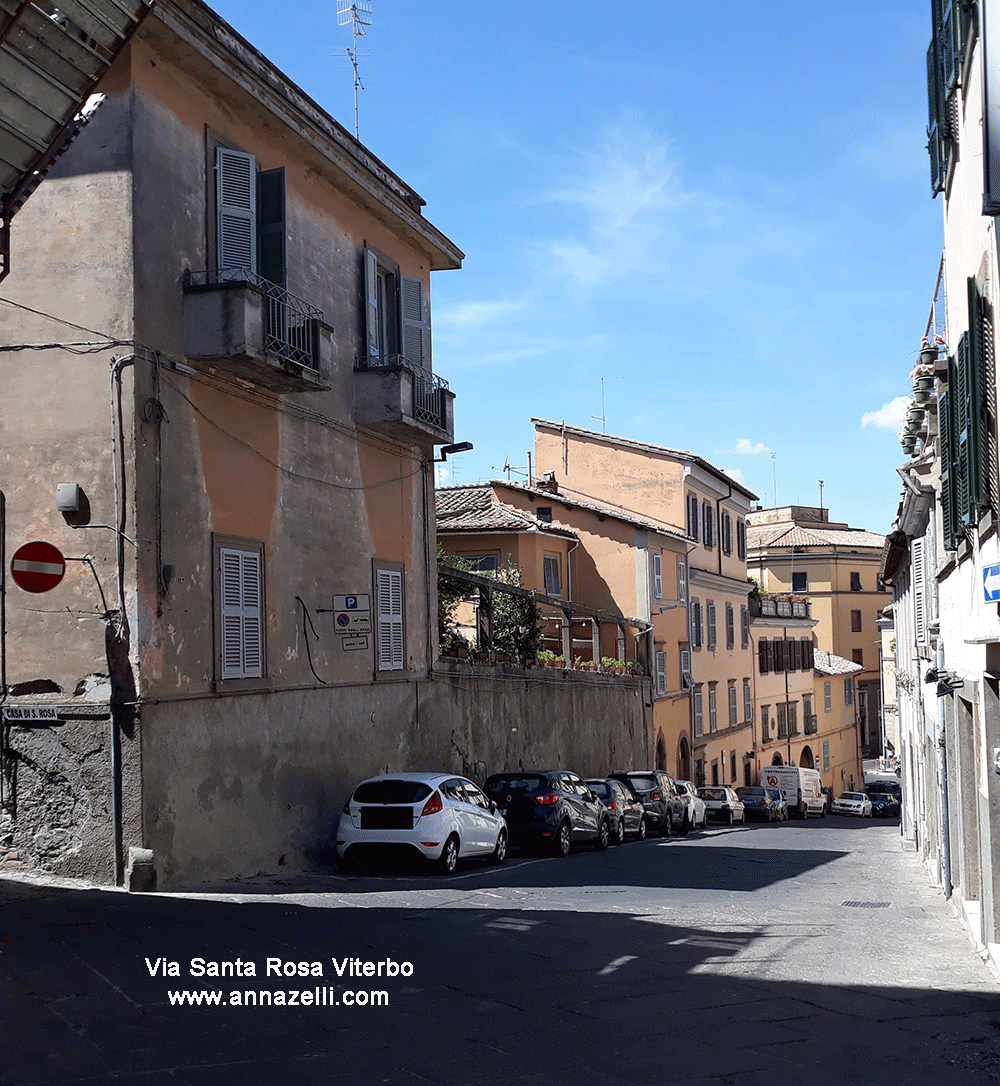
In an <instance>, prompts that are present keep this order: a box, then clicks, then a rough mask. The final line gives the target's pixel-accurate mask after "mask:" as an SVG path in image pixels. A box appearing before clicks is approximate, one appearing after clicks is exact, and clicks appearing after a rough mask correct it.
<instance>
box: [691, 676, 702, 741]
mask: <svg viewBox="0 0 1000 1086" xmlns="http://www.w3.org/2000/svg"><path fill="white" fill-rule="evenodd" d="M691 715H692V717H693V720H692V722H691V728H692V730H693V731H694V734H695V735H696V736H701V735H702V734H703V733H704V731H705V721H704V717H703V715H702V702H701V683H699V684H698V685H697V686H696V687H695V688H694V695H693V696H692V698H691Z"/></svg>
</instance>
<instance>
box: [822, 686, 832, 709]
mask: <svg viewBox="0 0 1000 1086" xmlns="http://www.w3.org/2000/svg"><path fill="white" fill-rule="evenodd" d="M831 685H832V684H831V683H829V682H825V683H823V711H824V712H825V713H829V712H830V711H831V710H832V709H833V694H832V692H831Z"/></svg>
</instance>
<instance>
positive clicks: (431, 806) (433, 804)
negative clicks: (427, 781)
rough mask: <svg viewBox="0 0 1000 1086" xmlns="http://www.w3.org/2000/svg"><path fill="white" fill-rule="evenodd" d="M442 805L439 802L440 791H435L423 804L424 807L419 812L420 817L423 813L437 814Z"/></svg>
mask: <svg viewBox="0 0 1000 1086" xmlns="http://www.w3.org/2000/svg"><path fill="white" fill-rule="evenodd" d="M443 807H444V804H443V803H442V802H441V793H440V792H435V793H434V794H433V795H432V796H431V798H430V799H429V800H428V801H427V802H426V803H425V804H424V809H423V810H422V811H421V812H420V817H421V818H423V816H424V815H432V814H437V813H438V811H440V810H441V809H442V808H443Z"/></svg>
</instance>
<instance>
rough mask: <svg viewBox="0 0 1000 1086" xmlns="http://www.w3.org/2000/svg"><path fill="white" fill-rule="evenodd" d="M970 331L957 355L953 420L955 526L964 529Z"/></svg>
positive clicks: (968, 480) (968, 497)
mask: <svg viewBox="0 0 1000 1086" xmlns="http://www.w3.org/2000/svg"><path fill="white" fill-rule="evenodd" d="M969 360H970V354H969V334H968V332H963V333H962V338H961V339H960V340H959V341H958V350H957V351H956V354H955V389H954V392H953V393H952V396H953V399H952V409H951V410H952V421H953V423H954V431H953V448H954V454H955V455H954V461H953V464H954V478H955V482H954V493H955V519H956V526H957V527H958V528H959V529H961V528H963V527H965V526H966V525H968V524H969V523H970V506H971V499H972V485H971V476H970V463H969V457H970V451H971V446H972V423H971V419H970V416H969V405H970V403H971V397H970V384H971V381H970V377H971V374H970V372H969V370H970V361H969Z"/></svg>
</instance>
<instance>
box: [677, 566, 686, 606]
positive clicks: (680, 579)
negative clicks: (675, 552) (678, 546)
mask: <svg viewBox="0 0 1000 1086" xmlns="http://www.w3.org/2000/svg"><path fill="white" fill-rule="evenodd" d="M687 595H688V570H687V561H686V560H685V559H684V558H678V559H677V598H678V599H679V600H686V599H687Z"/></svg>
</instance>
